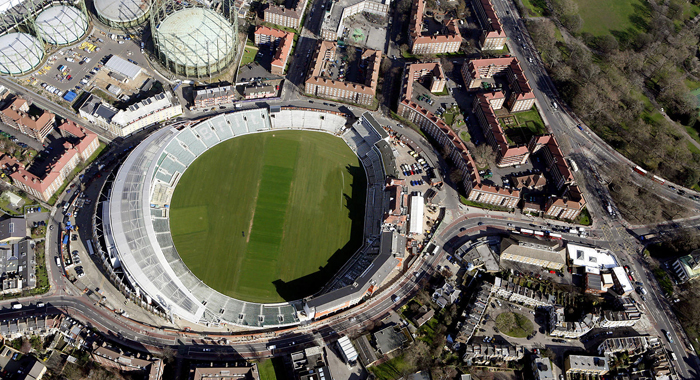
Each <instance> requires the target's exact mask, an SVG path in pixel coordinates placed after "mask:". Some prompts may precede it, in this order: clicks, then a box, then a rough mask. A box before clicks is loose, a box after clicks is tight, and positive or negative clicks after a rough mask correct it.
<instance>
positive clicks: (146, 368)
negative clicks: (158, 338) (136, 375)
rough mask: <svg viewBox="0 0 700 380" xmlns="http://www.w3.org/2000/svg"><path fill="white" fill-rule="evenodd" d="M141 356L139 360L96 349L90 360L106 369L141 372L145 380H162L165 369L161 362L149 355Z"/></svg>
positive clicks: (119, 351) (119, 352)
mask: <svg viewBox="0 0 700 380" xmlns="http://www.w3.org/2000/svg"><path fill="white" fill-rule="evenodd" d="M141 356H142V357H141V358H139V357H136V356H133V355H131V354H129V353H126V352H123V351H122V350H120V349H117V348H109V347H97V348H95V349H94V350H93V351H92V359H93V360H94V361H95V362H97V363H99V364H101V365H103V366H105V367H107V368H116V369H118V370H119V371H122V372H143V373H144V374H145V375H146V376H145V379H147V380H160V379H162V378H163V369H164V368H165V365H164V364H163V361H162V360H161V359H159V358H154V357H151V356H150V355H144V354H142V355H141Z"/></svg>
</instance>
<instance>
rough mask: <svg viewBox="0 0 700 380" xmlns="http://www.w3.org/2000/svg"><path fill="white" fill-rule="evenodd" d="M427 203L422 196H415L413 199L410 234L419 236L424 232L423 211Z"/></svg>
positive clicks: (410, 214)
mask: <svg viewBox="0 0 700 380" xmlns="http://www.w3.org/2000/svg"><path fill="white" fill-rule="evenodd" d="M424 207H425V203H424V200H423V196H422V195H414V196H412V197H411V209H410V213H409V219H408V222H409V227H408V232H409V233H412V234H419V233H421V232H423V211H424Z"/></svg>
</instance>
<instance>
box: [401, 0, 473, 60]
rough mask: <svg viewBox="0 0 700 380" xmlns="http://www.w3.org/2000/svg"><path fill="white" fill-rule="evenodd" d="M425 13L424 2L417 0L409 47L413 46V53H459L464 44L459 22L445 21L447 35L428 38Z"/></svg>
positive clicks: (411, 23)
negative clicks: (424, 29)
mask: <svg viewBox="0 0 700 380" xmlns="http://www.w3.org/2000/svg"><path fill="white" fill-rule="evenodd" d="M424 12H425V3H424V1H423V0H416V3H415V4H414V5H413V9H412V11H411V19H410V21H409V22H410V25H409V28H410V29H409V45H410V46H411V53H413V54H444V53H456V52H458V51H459V47H460V45H461V44H462V35H461V34H460V32H459V27H458V24H457V20H455V19H446V20H445V30H446V34H438V35H432V36H426V35H423V17H424Z"/></svg>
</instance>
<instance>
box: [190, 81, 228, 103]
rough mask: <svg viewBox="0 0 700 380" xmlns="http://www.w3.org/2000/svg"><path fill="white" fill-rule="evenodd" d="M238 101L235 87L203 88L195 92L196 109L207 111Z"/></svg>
mask: <svg viewBox="0 0 700 380" xmlns="http://www.w3.org/2000/svg"><path fill="white" fill-rule="evenodd" d="M234 101H236V89H235V88H234V87H233V86H230V85H229V86H219V87H212V88H203V89H199V90H196V91H195V92H194V107H193V108H194V109H207V108H211V107H219V106H222V105H230V104H232V103H233V102H234Z"/></svg>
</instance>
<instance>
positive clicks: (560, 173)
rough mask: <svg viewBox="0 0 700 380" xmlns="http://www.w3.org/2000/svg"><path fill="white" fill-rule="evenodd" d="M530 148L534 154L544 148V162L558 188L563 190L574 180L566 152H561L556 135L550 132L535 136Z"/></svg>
mask: <svg viewBox="0 0 700 380" xmlns="http://www.w3.org/2000/svg"><path fill="white" fill-rule="evenodd" d="M542 148H544V149H542ZM529 150H530V152H531V153H532V154H535V153H537V152H539V151H540V150H542V152H543V155H544V162H545V164H546V165H547V171H548V172H549V175H550V176H551V178H552V182H553V183H554V185H555V186H556V187H557V190H561V189H563V188H564V186H567V185H570V184H572V183H573V182H574V175H573V174H572V173H571V170H570V169H569V166H568V165H567V163H566V160H565V159H564V154H563V153H562V152H561V149H560V148H559V143H558V142H557V139H556V137H554V135H551V134H550V135H544V136H535V137H533V138H532V139H531V140H530V143H529Z"/></svg>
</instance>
